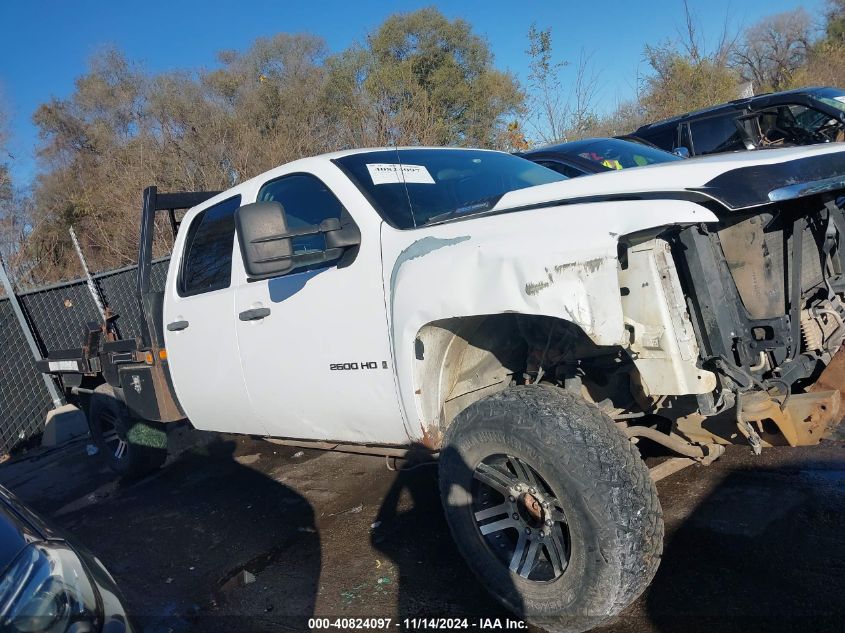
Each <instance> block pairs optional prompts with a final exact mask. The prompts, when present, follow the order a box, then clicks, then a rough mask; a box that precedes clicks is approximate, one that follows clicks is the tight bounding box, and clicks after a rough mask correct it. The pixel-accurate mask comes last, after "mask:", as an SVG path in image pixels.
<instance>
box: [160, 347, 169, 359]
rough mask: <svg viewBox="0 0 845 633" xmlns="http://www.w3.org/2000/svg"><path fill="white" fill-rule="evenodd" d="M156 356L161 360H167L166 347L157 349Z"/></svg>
mask: <svg viewBox="0 0 845 633" xmlns="http://www.w3.org/2000/svg"><path fill="white" fill-rule="evenodd" d="M158 357H159V359H161V360H167V350H166V349H160V350H158Z"/></svg>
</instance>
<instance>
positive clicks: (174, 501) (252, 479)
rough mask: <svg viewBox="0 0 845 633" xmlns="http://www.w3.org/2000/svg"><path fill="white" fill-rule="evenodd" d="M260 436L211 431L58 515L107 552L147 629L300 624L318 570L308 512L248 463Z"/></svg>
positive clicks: (150, 632) (310, 608) (155, 632)
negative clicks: (112, 491)
mask: <svg viewBox="0 0 845 633" xmlns="http://www.w3.org/2000/svg"><path fill="white" fill-rule="evenodd" d="M256 444H257V443H255V442H251V441H250V440H248V439H247V440H245V442H244V444H243V445H242V446H241V443H240V442H239V441H235V440H231V439H215V440H214V441H212V442H210V443H207V444H205V445H203V446H198V447H194V448H192V449H190V450H188V451H186V452H184V453H182V454H181V455H180V456H179V457H178V458H177V459H176V460H174V462H173V463H171V464H170V465H168V466H167V467H166V468H165V469H163V470H161V471H158V472H157V473H155V474H154V475H152V476H151V477H148V478H146V479H144V480H141V481H137V482H134V483H132V484H129V485H126V484H124V485H122V486H121V490H120V494H119V495H117V496H115V498H114V499H112V500H109V501H107V502H106V503H102V504H97V505H95V506H92V507H90V508H87V509H85V510H84V511H79V512H74V513H71V514H68V515H67V516H65V517H62V520H61V524H62V527H64V528H67V529H68V530H69V531H70V532H79V533H85V535H86V536H85V539H86V545H87V546H88V547H89V549H91V550H93V551H94V553H95V554H96V555H97V556H98V557H99V558H100V559H101V560H103V561H105V562H106V565H107V567H108V568H109V570H110V571H111V572H112V574H113V575H114V576H115V578H116V579H117V581H118V585H119V586H120V587H121V589H122V591H123V593H124V595H125V598H126V603H127V607H128V610H129V613H130V615H131V617H133V621H134V622H135V623H136V625H137V626H138V628H139V629H140V631H142V632H143V633H164V632H171V631H172V632H179V631H221V632H222V631H227V632H229V631H244V632H252V631H270V630H272V631H281V630H293V631H305V630H308V619H309V618H310V617H311V616H313V615H314V603H315V600H316V596H317V590H318V582H319V578H320V571H321V570H320V566H321V552H320V547H321V546H320V537H319V535H318V532H317V529H316V526H315V522H314V512H313V509H312V507H311V505H310V504H309V503H308V501H307V500H306V499H305V498H304V497H303V496H302V495H300V494H299V493H297V492H296V491H295V490H293V489H291V488H290V487H288V486H286V485H284V484H282V483H280V482H278V481H276V480H274V479H273V478H272V477H270V476H268V475H266V474H264V473H262V472H261V471H260V470H256V469H254V468H251V467H250V466H249V464H251V463H254V462H253V460H257V459H260V454H244V452H251V453H255V450H256V447H255V446H256ZM275 448H278V447H272V446H271V445H265V447H264V450H271V449H275ZM285 450H287V449H283V448H278V452H283V451H285ZM291 452H293V451H291ZM115 531H117V532H119V536H117V537H116V536H115V534H114V532H115ZM151 569H155V570H157V571H158V572H159V573H160V574H161V576H160V577H157V578H151V575H150V570H151ZM277 576H280V577H284V578H285V580H286V582H285V583H284V586H285V588H286V591H285V595H279V593H278V591H274V590H273V589H272V588H273V587H274V586H275V587H276V588H278V579H277V578H276V577H277Z"/></svg>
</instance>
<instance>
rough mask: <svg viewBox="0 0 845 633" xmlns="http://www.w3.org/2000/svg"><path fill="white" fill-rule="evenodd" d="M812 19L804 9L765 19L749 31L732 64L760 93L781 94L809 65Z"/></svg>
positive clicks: (744, 35) (735, 52)
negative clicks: (801, 70) (770, 91)
mask: <svg viewBox="0 0 845 633" xmlns="http://www.w3.org/2000/svg"><path fill="white" fill-rule="evenodd" d="M811 36H812V19H811V17H810V14H809V13H807V11H806V10H804V9H803V8H799V9H795V10H794V11H788V12H785V13H778V14H777V15H772V16H768V17H766V18H763V19H762V20H760V21H759V22H757V23H756V24H754V25H752V26H751V27H749V28H748V29H747V30H746V31H745V33H744V34H743V38H742V41H741V43H740V44H739V45H738V46H737V47H736V48H735V50H734V52H733V55H732V60H731V61H732V63H733V65H734V66H735V67H736V68H737V69H738V70H739V72H740V73H741V75H742V77H743V79H745V80H746V81H750V82H752V84H753V86H754V88H755V89H757V90H782V89H784V88H786V87H788V86H789V84H790V82H791V79H792V77H793V75H794V74H795V72H796V71H797V70H798V69H799V68H801V67H802V66H804V65H805V64H806V62H807V54H808V51H809V49H810V42H811Z"/></svg>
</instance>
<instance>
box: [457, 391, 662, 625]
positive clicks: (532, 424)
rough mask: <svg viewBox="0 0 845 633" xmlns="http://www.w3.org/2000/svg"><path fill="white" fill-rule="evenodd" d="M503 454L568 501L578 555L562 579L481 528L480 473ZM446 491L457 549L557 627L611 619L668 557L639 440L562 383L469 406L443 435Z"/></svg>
mask: <svg viewBox="0 0 845 633" xmlns="http://www.w3.org/2000/svg"><path fill="white" fill-rule="evenodd" d="M499 454H501V455H506V456H513V458H515V459H517V460H521V462H522V463H525V464H528V465H529V466H530V467H531V468H533V470H534V471H535V474H538V475H539V476H540V477H541V478H542V481H544V483H545V484H546V485H547V486H548V488H550V489H551V493H552V494H554V495H556V497H557V499H558V500H559V501H560V506H561V507H562V508H564V511H563V514H564V515H565V517H566V521H565V525H567V526H568V527H567V528H566V529H568V531H569V538H568V543H569V563H568V566H567V567H566V568H565V569H564V570H563V572H562V575H560V576H559V577H557V578H554V579H551V580H549V581H547V582H538V581H532V580H527V579H525V578H523V577H520V576H519V575H518V574H516V573H514V572H512V571H511V570H510V569H509V568H508V566H507V565H506V564H505V563H503V562H502V560H500V558H497V557H496V554H494V552H493V549H491V546H490V544H489V540H486V539H487V537H485V536H482V534H481V528H480V527H479V523H480V522H477V521H476V515H475V509H476V508H477V506H474V505H473V503H476V501H474V500H477V499H478V496H477V495H478V492H477V490H478V489H479V488H478V486H479V484H478V483H474V482H477V480H476V478H475V476H474V473H475V469H476V467H478V466H479V465H480V464H481V462H482V460H485V459H489V458H490V456H492V455H499ZM507 459H511V458H510V457H509V458H507ZM472 490H476V492H475V493H473V492H472ZM440 494H441V499H442V501H443V506H444V510H445V513H446V519H447V522H448V524H449V527H450V529H451V531H452V535H453V537H454V539H455V541H456V543H457V546H458V549H459V550H460V552H461V553H462V554H463V556H464V558H465V559H466V560H467V562H468V564H469V566H470V568H471V569H472V571H473V572H474V573H475V574H476V576H478V578H479V580H480V581H481V583H482V584H483V585H484V586H485V587H486V588H487V589H488V590H489V591H490V592H491V593H492V594H493V596H495V597H496V598H497V599H498V600H499V601H500V602H501V603H503V604H504V605H505V606H506V607H507V608H509V609H510V610H512V611H513V612H514V613H515V614H517V615H518V616H520V617H523V618H525V619H527V620H528V621H529V622H531V623H533V624H536V625H539V626H541V627H543V628H545V629H547V630H549V631H555V632H563V631H567V632H570V631H584V630H587V629H589V628H592V627H594V626H597V625H598V624H600V623H602V622H604V621H606V620H608V619H610V618H612V617H613V616H614V615H616V614H618V613H619V612H621V611H622V610H623V609H624V608H625V607H627V606H628V605H629V604H631V602H633V601H634V600H635V599H636V598H637V597H638V596H639V595H640V594H641V593H642V592H643V590H644V589H645V588H646V587H647V586H648V584H649V583H650V582H651V580H652V578H653V577H654V574H655V572H656V571H657V567H658V565H659V563H660V555H661V552H662V548H663V517H662V511H661V508H660V502H659V501H658V498H657V490H656V488H655V486H654V482H652V480H651V478H650V477H649V472H648V469H647V468H646V466H645V464H644V463H643V461H642V458H641V457H640V455H639V453H638V451H637V449H636V447H634V446H633V445H632V444H631V442H630V441H629V440H628V438H627V437H626V436H625V434H624V433H623V432H622V431H621V430H619V429H618V428H616V426H615V425H614V423H613V421H612V420H611V419H610V418H609V417H607V416H606V415H605V414H604V413H602V412H601V411H600V410H599V409H598V408H597V407H595V406H593V405H592V404H589V403H587V402H586V401H585V400H584V399H582V398H581V397H579V396H577V395H575V394H572V393H570V392H567V391H564V390H562V389H556V388H552V387H545V386H521V387H514V388H511V389H507V390H505V391H502V392H499V393H496V394H494V395H491V396H488V397H486V398H483V399H482V400H479V401H478V402H475V403H474V404H472V405H470V406H469V407H467V408H466V409H465V410H464V411H462V412H461V413H460V414H459V415H458V416H457V417H456V418H455V420H454V421H453V422H452V424H451V425H450V426H449V428H448V429H447V430H446V433H445V436H444V440H443V449H442V451H441V457H440ZM474 495H475V496H474ZM514 518H516V516H514ZM497 538H498V537H497ZM511 538H515V536H512V537H511ZM540 551H541V552H542V551H543V550H540ZM548 558H549V561H550V559H551V556H548Z"/></svg>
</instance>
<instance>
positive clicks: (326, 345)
mask: <svg viewBox="0 0 845 633" xmlns="http://www.w3.org/2000/svg"><path fill="white" fill-rule="evenodd" d="M327 183H332V184H333V186H332V187H329V185H328V184H327ZM341 200H347V201H350V202H348V203H347V205H344V204H343V203H342V202H341ZM256 201H259V202H271V201H273V202H278V203H280V204H281V205H282V207H283V209H284V213H285V216H286V218H287V223H288V229H289V230H295V229H297V228H301V227H304V226H308V225H317V224H320V222H321V221H323V220H326V219H328V218H340V217H341V214H349V216H351V219H352V220H353V221H354V222H355V223H356V224H357V226H358V229H359V230H360V232H361V244H360V246H359V247H356V248H357V252H352V253H349V255H354V257H347V256H344V258H343V259H342V260H339V261H332V262H328V263H323V264H320V265H318V266H311V267H305V268H298V269H293V270H292V271H290V272H289V273H287V274H285V275H282V276H279V277H276V278H272V279H264V280H258V281H248V280H247V278H246V273H244V272H242V277H241V280H240V282H239V284H238V287H237V292H236V295H237V298H236V304H237V308H236V311H237V316H236V323H235V327H236V329H237V332H238V345H239V347H240V354H241V363H242V366H243V373H244V376H245V379H246V384H247V389H248V391H249V396H250V401H251V403H252V407H253V410H254V411H255V413H256V416H257V417H258V418H259V419H260V420H261V421H262V423H263V424H264V426H265V427H266V428H267V431H268V433H269V434H270V435H272V436H275V437H286V438H299V439H312V440H329V441H331V440H335V441H339V442H351V443H367V442H372V443H383V444H404V443H407V442H408V433H407V431H406V429H405V426H404V424H403V422H402V416H401V412H400V408H399V404H398V399H397V395H396V389H395V384H394V377H393V362H392V359H391V354H390V345H389V342H388V332H387V318H386V309H385V297H384V289H383V286H382V281H381V280H382V273H381V267H382V264H381V249H380V243H379V225H380V222H381V220H380V219H379V218H378V216H377V215H376V213H375V212H374V211H373V210H372V209H370V208H368V203H367V202H366V200H365V199H364V198H363V196H362V195H361V194H360V193H359V192H358V191H357V189H355V188H354V186H353V185H352V184H351V183H350V182H349V181H348V180H347V179H346V177H345V176H343V174H342V173H341V172H340V171H339V170H338V169H337V168H336V167H334V166H333V165H331V164H326V165H325V166H324V167H322V168H315V171H314V172H313V173H311V172H309V173H304V172H298V173H289V174H286V175H282V176H280V177H277V178H274V179H271V180H268V181H266V182H264V183H263V184H262V185H261V186H260V189H259V191H258V193H257V197H256ZM344 217H346V216H344ZM292 246H293V251H294V253H302V252H310V251H320V250H325V249H326V243H325V236H323V235H308V236H300V237H295V238H293V242H292ZM236 258H238V261H240V252H238V253H237V254H236Z"/></svg>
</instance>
